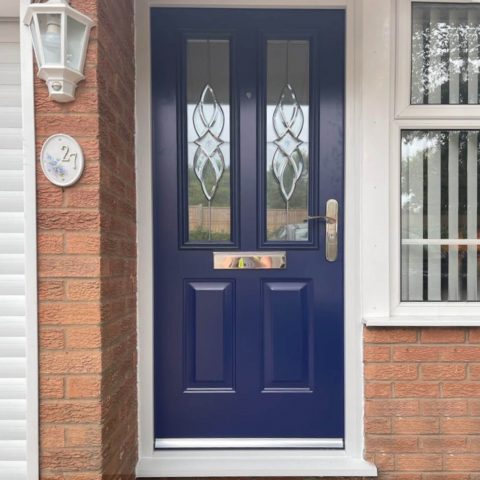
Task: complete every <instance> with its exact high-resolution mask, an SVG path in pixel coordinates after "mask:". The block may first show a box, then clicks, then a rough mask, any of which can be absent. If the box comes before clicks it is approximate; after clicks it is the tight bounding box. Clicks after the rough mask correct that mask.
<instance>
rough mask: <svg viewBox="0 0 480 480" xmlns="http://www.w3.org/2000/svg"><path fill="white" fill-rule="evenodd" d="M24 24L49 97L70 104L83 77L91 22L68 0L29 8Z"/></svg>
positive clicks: (39, 74)
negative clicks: (27, 28) (30, 38)
mask: <svg viewBox="0 0 480 480" xmlns="http://www.w3.org/2000/svg"><path fill="white" fill-rule="evenodd" d="M24 23H25V24H26V25H28V26H29V27H30V33H31V35H32V42H33V48H34V50H35V57H36V58H37V64H38V76H39V78H41V79H42V80H45V82H47V85H48V92H49V94H50V98H52V99H53V100H56V101H57V102H71V101H72V100H74V99H75V89H76V88H77V83H78V82H80V81H81V80H83V79H84V78H85V75H84V74H83V67H84V64H85V55H86V53H87V45H88V37H89V34H90V29H91V28H92V26H93V22H92V20H90V18H88V17H87V16H85V15H83V14H82V13H80V12H78V11H77V10H75V9H74V8H72V7H71V6H70V5H69V2H68V0H48V2H46V3H34V4H31V5H29V6H28V7H27V11H26V14H25V18H24Z"/></svg>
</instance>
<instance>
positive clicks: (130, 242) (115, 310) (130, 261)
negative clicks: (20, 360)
mask: <svg viewBox="0 0 480 480" xmlns="http://www.w3.org/2000/svg"><path fill="white" fill-rule="evenodd" d="M72 6H73V7H75V8H77V9H78V10H80V11H82V12H84V13H85V14H87V15H88V16H90V17H91V18H92V19H93V20H94V21H95V22H96V27H95V28H94V29H93V30H92V34H91V37H90V44H89V48H88V54H87V62H86V68H85V74H86V77H87V78H86V80H85V81H83V82H82V83H80V85H79V88H78V90H77V96H76V100H75V101H74V102H71V103H68V104H59V103H55V102H53V101H51V100H49V99H48V94H47V89H46V86H45V84H44V83H43V82H42V81H39V80H36V82H35V103H36V118H35V121H36V135H37V152H39V150H40V148H41V145H42V143H43V141H44V140H45V138H46V137H48V136H49V135H52V134H54V133H60V132H62V133H66V134H69V135H72V136H73V137H75V138H76V139H77V140H78V142H79V143H80V145H81V146H82V148H83V151H84V154H85V159H86V168H85V172H84V175H83V177H82V178H81V180H80V181H79V182H78V184H76V185H75V186H73V187H70V188H66V189H61V188H58V187H55V186H53V185H51V184H49V183H48V181H47V180H46V179H45V177H44V176H43V174H42V173H41V171H40V169H38V173H37V189H38V198H37V202H38V205H37V206H38V263H39V324H40V386H41V392H40V397H41V400H40V401H41V405H40V430H41V434H40V443H41V445H40V448H41V452H40V456H41V477H42V479H44V480H100V479H107V478H108V479H112V480H113V479H117V478H118V479H120V478H122V479H130V478H134V475H133V471H134V467H135V463H136V456H137V446H136V444H137V424H136V417H137V404H136V402H137V399H136V325H135V322H136V318H135V311H136V295H135V291H136V271H135V269H136V245H135V242H136V232H135V165H134V62H133V53H134V49H133V1H132V0H115V1H114V0H74V1H73V2H72ZM119 420H121V421H119Z"/></svg>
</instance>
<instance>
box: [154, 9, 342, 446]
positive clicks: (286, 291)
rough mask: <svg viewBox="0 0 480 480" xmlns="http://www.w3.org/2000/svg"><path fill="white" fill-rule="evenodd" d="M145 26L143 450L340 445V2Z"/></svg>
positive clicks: (161, 17) (175, 18) (190, 14)
mask: <svg viewBox="0 0 480 480" xmlns="http://www.w3.org/2000/svg"><path fill="white" fill-rule="evenodd" d="M151 31H152V37H151V42H152V50H151V51H152V112H153V115H152V127H153V158H152V162H153V178H152V184H153V192H154V196H153V198H154V200H153V215H154V216H153V224H154V274H155V278H154V285H155V288H154V312H155V325H154V338H153V339H152V341H153V342H154V351H155V360H154V379H153V381H154V384H155V389H154V391H155V439H156V447H157V448H179V447H180V448H181V447H182V446H183V447H190V448H196V447H202V446H205V447H210V448H211V447H216V446H221V445H223V446H225V445H227V443H223V444H222V443H221V441H220V440H218V441H217V440H216V439H237V440H238V442H237V443H235V442H233V443H230V445H231V446H245V445H247V443H245V441H246V440H245V439H256V440H257V441H258V440H259V439H262V440H261V442H260V443H257V444H258V445H262V446H265V447H275V446H284V447H285V446H287V447H288V446H292V447H295V446H299V447H305V446H306V447H312V448H313V447H321V446H328V447H338V448H342V446H343V438H344V331H343V329H344V320H343V316H344V311H343V310H344V309H343V304H344V298H343V283H344V278H343V261H344V256H343V182H344V171H343V166H344V64H345V54H344V48H345V44H344V37H345V16H344V12H343V11H342V10H308V11H307V10H263V9H207V8H206V9H184V8H182V9H175V8H156V9H153V10H152V14H151ZM336 202H338V203H336ZM327 205H328V207H327ZM337 205H338V209H337ZM325 215H326V216H327V217H328V218H322V216H325ZM308 217H313V218H308ZM242 439H243V442H244V443H242ZM279 439H284V440H282V441H281V442H280V443H279ZM209 442H210V443H209ZM262 442H263V443H262ZM248 444H249V445H256V444H255V442H254V441H253V442H251V443H248Z"/></svg>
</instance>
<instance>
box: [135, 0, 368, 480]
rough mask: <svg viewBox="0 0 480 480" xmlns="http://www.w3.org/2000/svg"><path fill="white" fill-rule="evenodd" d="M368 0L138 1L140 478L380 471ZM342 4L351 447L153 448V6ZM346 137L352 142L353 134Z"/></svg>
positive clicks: (347, 376)
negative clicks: (372, 308)
mask: <svg viewBox="0 0 480 480" xmlns="http://www.w3.org/2000/svg"><path fill="white" fill-rule="evenodd" d="M362 3H363V1H362V0H233V1H229V0H136V1H135V62H136V104H135V108H136V166H137V179H136V181H137V222H138V226H137V231H138V311H137V314H138V353H139V365H138V385H139V391H138V393H139V462H138V466H137V475H138V476H140V477H142V476H145V477H149V476H155V477H201V476H235V477H248V476H320V475H321V476H375V475H376V473H377V470H376V468H375V466H374V465H372V464H371V463H369V462H367V461H365V460H364V459H363V446H364V432H363V405H364V400H363V399H364V396H363V363H362V322H361V317H362V314H361V301H360V295H361V291H360V282H359V281H358V279H359V278H360V245H359V242H358V232H359V231H360V217H361V216H360V213H361V212H360V200H361V186H360V182H359V179H360V178H361V148H360V147H361V133H360V132H361V128H359V127H360V126H361V118H360V110H361V108H360V104H361V85H360V82H359V81H355V80H356V79H360V78H361V75H360V73H361V71H360V66H359V63H360V62H359V59H360V57H361V54H362V50H361V41H359V40H360V39H361V22H362V18H361V13H362ZM160 6H165V7H168V6H175V7H250V8H258V7H262V8H342V9H345V10H346V18H347V25H346V32H347V34H346V37H347V38H346V117H345V120H346V124H345V126H346V133H345V136H346V141H345V192H346V193H345V450H341V451H339V450H311V449H309V450H302V449H291V450H273V449H271V450H270V449H268V450H265V449H262V450H258V449H257V450H256V449H249V450H163V451H158V450H154V430H153V425H154V411H153V408H154V402H153V245H152V238H153V236H152V230H153V225H152V172H151V155H152V150H151V144H152V135H151V82H150V78H151V77H150V72H151V70H150V17H149V12H150V9H151V8H152V7H160ZM347 140H348V141H347Z"/></svg>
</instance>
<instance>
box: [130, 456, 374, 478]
mask: <svg viewBox="0 0 480 480" xmlns="http://www.w3.org/2000/svg"><path fill="white" fill-rule="evenodd" d="M136 474H137V477H140V478H141V477H277V476H279V477H317V476H326V477H376V476H377V468H376V467H375V465H373V464H372V463H370V462H367V461H366V460H363V459H361V458H354V457H350V456H347V455H346V454H345V452H343V451H338V450H337V451H335V450H333V451H328V450H322V451H315V450H215V451H214V450H210V451H208V450H207V451H206V450H203V451H201V450H175V451H172V450H168V451H155V452H153V454H152V456H149V457H141V458H140V459H139V462H138V465H137V471H136Z"/></svg>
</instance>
